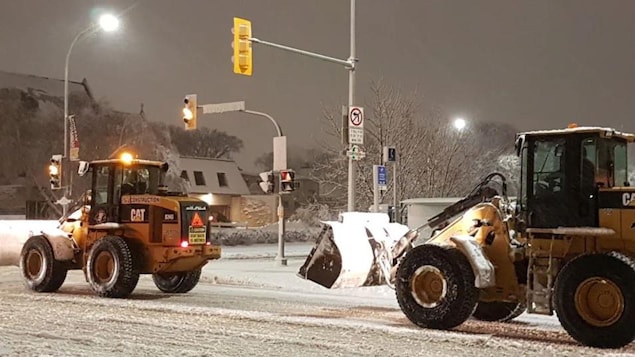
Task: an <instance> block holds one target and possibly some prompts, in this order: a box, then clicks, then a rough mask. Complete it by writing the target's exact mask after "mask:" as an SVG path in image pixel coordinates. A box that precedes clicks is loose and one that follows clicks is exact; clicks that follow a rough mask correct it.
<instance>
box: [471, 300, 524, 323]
mask: <svg viewBox="0 0 635 357" xmlns="http://www.w3.org/2000/svg"><path fill="white" fill-rule="evenodd" d="M524 311H525V305H523V304H521V303H519V302H504V301H491V302H484V301H480V302H479V303H478V305H476V310H474V313H473V314H472V317H474V318H475V319H477V320H481V321H499V322H506V321H511V320H512V319H514V318H516V317H518V316H519V315H520V314H522V313H523V312H524Z"/></svg>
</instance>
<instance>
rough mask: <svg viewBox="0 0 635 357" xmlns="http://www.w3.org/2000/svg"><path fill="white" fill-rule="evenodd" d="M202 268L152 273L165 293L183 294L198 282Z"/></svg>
mask: <svg viewBox="0 0 635 357" xmlns="http://www.w3.org/2000/svg"><path fill="white" fill-rule="evenodd" d="M200 279H201V269H198V270H194V271H187V272H181V273H167V274H152V281H154V285H156V286H157V288H159V290H161V291H163V292H164V293H173V294H183V293H186V292H188V291H190V290H192V289H194V287H195V286H196V284H198V281H199V280H200Z"/></svg>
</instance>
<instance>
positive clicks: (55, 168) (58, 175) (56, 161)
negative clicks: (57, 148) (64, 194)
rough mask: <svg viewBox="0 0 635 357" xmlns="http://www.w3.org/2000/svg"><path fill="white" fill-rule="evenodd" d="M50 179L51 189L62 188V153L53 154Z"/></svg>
mask: <svg viewBox="0 0 635 357" xmlns="http://www.w3.org/2000/svg"><path fill="white" fill-rule="evenodd" d="M49 179H50V180H49V181H50V182H51V190H59V189H60V188H62V155H53V156H51V164H50V165H49Z"/></svg>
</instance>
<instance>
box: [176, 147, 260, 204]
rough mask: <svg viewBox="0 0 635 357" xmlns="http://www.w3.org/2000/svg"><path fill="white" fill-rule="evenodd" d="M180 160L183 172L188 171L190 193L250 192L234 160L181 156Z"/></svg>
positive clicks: (243, 193)
mask: <svg viewBox="0 0 635 357" xmlns="http://www.w3.org/2000/svg"><path fill="white" fill-rule="evenodd" d="M179 161H180V164H179V168H180V170H181V172H182V171H185V172H186V173H187V179H188V180H189V182H190V189H189V191H190V193H200V194H206V193H212V194H225V195H249V194H250V192H249V188H248V187H247V183H246V182H245V180H244V179H243V177H242V175H241V174H240V170H239V169H238V165H237V164H236V163H235V162H234V161H232V160H225V159H207V158H195V157H183V156H181V158H180V160H179Z"/></svg>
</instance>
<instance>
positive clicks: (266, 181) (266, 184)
mask: <svg viewBox="0 0 635 357" xmlns="http://www.w3.org/2000/svg"><path fill="white" fill-rule="evenodd" d="M259 176H260V180H262V181H260V182H259V183H258V185H259V186H260V188H261V189H262V191H263V192H264V193H273V188H274V185H273V180H274V177H273V171H266V172H261V173H260V174H259Z"/></svg>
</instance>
